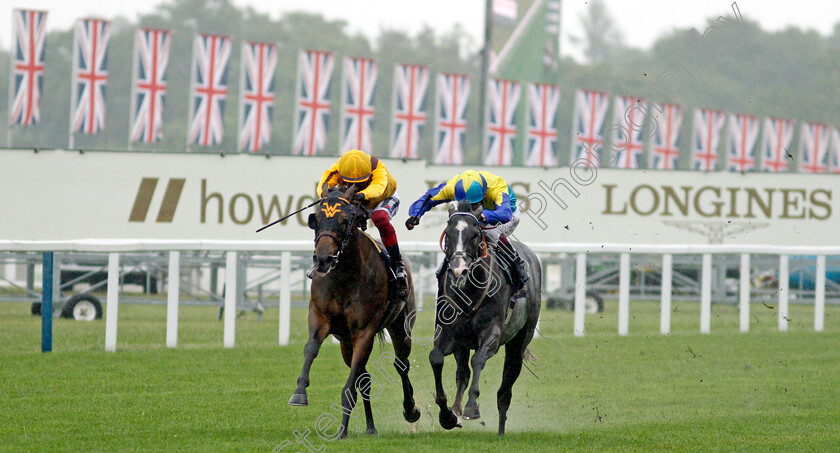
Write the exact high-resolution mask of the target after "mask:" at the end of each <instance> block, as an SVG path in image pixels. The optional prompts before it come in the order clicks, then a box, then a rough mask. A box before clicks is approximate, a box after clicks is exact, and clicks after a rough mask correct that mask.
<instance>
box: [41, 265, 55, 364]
mask: <svg viewBox="0 0 840 453" xmlns="http://www.w3.org/2000/svg"><path fill="white" fill-rule="evenodd" d="M53 257H54V255H53V252H44V258H43V260H44V261H43V268H42V271H41V275H42V277H43V283H42V285H41V352H50V351H52V321H53V320H52V318H53V290H52V289H53Z"/></svg>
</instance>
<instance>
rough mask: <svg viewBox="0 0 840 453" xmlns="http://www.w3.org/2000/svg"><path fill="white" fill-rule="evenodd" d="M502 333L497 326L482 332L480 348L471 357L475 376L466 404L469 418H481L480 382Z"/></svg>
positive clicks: (465, 412) (466, 413)
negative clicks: (479, 402)
mask: <svg viewBox="0 0 840 453" xmlns="http://www.w3.org/2000/svg"><path fill="white" fill-rule="evenodd" d="M501 334H502V333H501V331H500V330H499V328H498V327H496V326H493V327H489V328H487V329H486V330H484V331H483V332H481V337H480V338H479V341H478V349H476V351H475V354H473V356H472V359H470V365H471V366H472V371H473V378H472V385H471V386H470V393H469V395H470V398H469V399H468V400H467V405H466V406H464V418H466V419H467V420H478V419H479V418H481V412H480V411H479V410H478V395H479V391H478V383H479V379H480V378H481V370H483V369H484V365H485V364H486V363H487V360H489V359H490V357H493V355H495V354H496V351H497V350H498V349H499V341H501Z"/></svg>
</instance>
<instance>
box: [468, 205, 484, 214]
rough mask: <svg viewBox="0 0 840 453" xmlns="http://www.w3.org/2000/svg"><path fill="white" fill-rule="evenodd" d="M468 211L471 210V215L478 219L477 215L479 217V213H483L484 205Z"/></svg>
mask: <svg viewBox="0 0 840 453" xmlns="http://www.w3.org/2000/svg"><path fill="white" fill-rule="evenodd" d="M470 210H472V215H474V216H476V217H478V216H479V215H481V213H482V212H484V205H483V204H479V205H478V206H477V207H475V208H473V207H470Z"/></svg>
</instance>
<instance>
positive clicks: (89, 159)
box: [0, 151, 840, 246]
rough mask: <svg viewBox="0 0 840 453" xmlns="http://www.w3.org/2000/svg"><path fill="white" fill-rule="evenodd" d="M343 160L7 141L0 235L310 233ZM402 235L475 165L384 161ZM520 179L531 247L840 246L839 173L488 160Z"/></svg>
mask: <svg viewBox="0 0 840 453" xmlns="http://www.w3.org/2000/svg"><path fill="white" fill-rule="evenodd" d="M334 161H335V157H271V158H266V157H264V156H254V155H238V154H237V155H226V156H220V155H215V154H213V155H211V154H181V153H179V154H170V153H125V152H85V153H84V154H81V153H78V152H70V151H41V152H38V153H35V152H33V151H0V209H2V210H0V212H2V213H3V217H4V221H3V222H0V239H7V240H67V239H88V238H107V239H219V240H259V239H272V240H311V239H312V238H313V234H312V232H311V231H310V230H309V229H308V228H307V227H306V216H307V214H308V212H310V211H305V212H304V213H302V214H299V215H297V216H293V217H292V218H290V219H289V220H288V221H286V222H284V223H283V224H281V225H277V226H275V227H272V228H270V229H268V230H266V231H264V232H261V233H259V234H258V233H256V232H255V231H256V229H257V228H259V227H261V226H262V225H264V224H266V223H268V222H271V221H274V220H276V219H278V218H279V217H281V216H282V215H286V214H287V213H289V212H293V211H295V210H297V209H299V208H300V207H302V206H305V205H306V204H308V203H310V202H312V201H313V200H314V198H313V197H314V193H315V192H314V190H315V184H316V183H317V180H318V179H319V177H320V176H321V173H322V172H323V171H324V170H325V169H327V168H328V167H329V166H330V165H331V164H332V163H333V162H334ZM384 162H385V164H386V165H387V167H388V168H389V169H390V170H391V172H392V173H393V174H394V175H395V177H396V178H397V181H398V186H399V187H398V193H399V195H400V197H401V200H402V203H401V206H400V212H399V215H398V216H397V217H396V218H395V220H394V223H395V225H396V227H397V233H398V235H399V237H400V240H401V241H437V240H438V239H439V237H440V233H441V231H442V228H443V225H444V222H445V218H446V211H445V207H437V208H435V209H434V210H433V211H432V212H430V213H428V214H427V215H426V216H424V217H423V220H422V223H421V225H420V226H419V227H418V228H417V229H415V230H414V231H412V232H408V231H406V229H405V227H404V226H403V223H404V222H405V219H406V218H407V212H408V207H409V205H410V204H411V203H412V202H414V201H415V200H417V199H418V198H420V197H421V196H422V194H423V193H424V192H425V190H427V189H428V188H429V187H431V186H434V185H436V184H439V183H440V182H443V181H445V180H447V179H449V178H450V177H451V176H452V175H454V174H456V173H458V172H460V171H462V170H463V169H465V168H467V167H454V166H427V165H426V164H425V163H424V162H422V161H408V162H403V161H399V160H384ZM488 170H490V171H492V172H494V173H498V174H501V175H502V176H504V177H505V178H506V179H507V180H508V182H509V183H510V184H511V185H512V186H513V188H514V191H515V192H516V195H517V197H518V199H519V203H518V205H519V208H520V209H522V211H523V215H522V222H521V224H520V226H519V228H518V229H517V231H516V236H517V237H518V238H519V239H521V240H523V241H525V242H530V243H538V242H543V243H551V242H582V243H583V242H585V243H626V244H709V243H730V244H768V245H770V244H772V245H815V246H820V245H838V244H840V241H838V239H837V232H838V231H840V214H838V212H837V211H838V209H837V200H836V199H837V196H838V194H837V192H838V189H840V177H838V176H837V175H803V174H767V173H747V174H740V173H731V172H695V171H655V170H620V169H597V170H595V171H591V170H588V169H586V168H582V167H573V168H569V167H558V168H551V169H543V168H521V167H518V168H489V169H488Z"/></svg>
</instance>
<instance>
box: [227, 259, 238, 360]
mask: <svg viewBox="0 0 840 453" xmlns="http://www.w3.org/2000/svg"><path fill="white" fill-rule="evenodd" d="M236 258H237V253H236V252H227V256H226V262H225V317H224V324H225V327H224V329H225V331H224V347H225V348H232V347H233V344H234V339H235V338H236V296H237V294H236V293H237V292H238V291H239V289H238V288H237V287H236V264H237V259H236Z"/></svg>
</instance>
